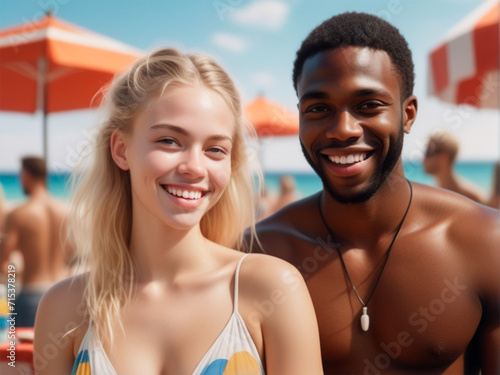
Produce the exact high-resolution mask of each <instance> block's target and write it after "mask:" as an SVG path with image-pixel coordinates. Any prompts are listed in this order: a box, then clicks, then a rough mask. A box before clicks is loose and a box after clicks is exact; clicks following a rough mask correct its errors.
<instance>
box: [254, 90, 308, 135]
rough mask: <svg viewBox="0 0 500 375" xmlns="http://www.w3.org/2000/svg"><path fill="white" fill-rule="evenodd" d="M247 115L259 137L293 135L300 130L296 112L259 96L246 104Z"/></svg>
mask: <svg viewBox="0 0 500 375" xmlns="http://www.w3.org/2000/svg"><path fill="white" fill-rule="evenodd" d="M245 116H246V118H247V119H248V121H249V122H250V123H251V124H252V125H253V127H254V129H255V131H256V132H257V135H258V136H259V137H271V136H282V135H293V134H297V133H298V132H299V117H298V115H297V114H296V113H295V112H292V111H290V110H289V109H287V108H285V107H283V106H280V105H279V104H277V103H274V102H272V101H270V100H268V99H266V98H264V97H263V96H258V97H257V98H255V99H254V100H253V101H251V102H250V103H248V104H247V105H246V106H245Z"/></svg>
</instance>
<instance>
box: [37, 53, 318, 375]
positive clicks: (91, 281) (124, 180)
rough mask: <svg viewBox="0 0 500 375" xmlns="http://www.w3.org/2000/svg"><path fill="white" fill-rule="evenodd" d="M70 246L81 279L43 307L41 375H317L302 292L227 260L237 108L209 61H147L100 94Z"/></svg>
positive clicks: (247, 216) (241, 167) (242, 157)
mask: <svg viewBox="0 0 500 375" xmlns="http://www.w3.org/2000/svg"><path fill="white" fill-rule="evenodd" d="M105 103H106V105H107V108H108V111H109V114H108V117H107V119H106V121H104V123H103V124H102V126H101V128H100V131H99V134H98V136H97V140H96V141H97V142H96V146H95V151H94V154H93V165H92V167H91V168H90V171H89V173H88V174H87V175H86V176H85V177H84V178H83V179H82V180H79V182H78V184H79V190H78V192H77V193H76V196H75V199H74V203H75V205H74V210H73V221H72V222H71V227H72V231H73V232H72V235H73V239H74V241H75V244H76V248H77V251H78V254H79V256H80V259H81V260H82V262H83V264H84V266H85V269H86V272H85V273H83V274H81V275H79V276H77V277H75V278H73V279H69V280H65V281H63V282H61V283H59V284H57V285H56V286H55V287H53V288H52V289H51V290H50V291H49V292H47V293H46V295H45V296H44V298H43V299H42V301H41V303H40V306H39V309H38V313H37V318H36V323H35V358H34V362H35V369H36V373H37V374H40V375H42V374H47V375H49V374H50V375H54V374H70V373H71V374H78V375H80V374H93V375H94V374H106V375H107V374H120V375H126V374H134V375H136V374H148V375H149V374H151V375H154V374H176V375H177V374H203V375H209V374H222V373H224V374H263V373H267V374H279V375H282V374H287V375H290V374H300V375H303V374H321V373H322V367H321V359H320V350H319V338H318V328H317V323H316V319H315V315H314V310H313V306H312V303H311V300H310V297H309V294H308V291H307V288H306V286H305V283H304V281H303V279H302V278H301V276H300V274H299V273H298V271H297V270H296V269H294V268H293V267H292V266H290V265H289V264H288V263H284V262H283V261H281V260H279V259H277V258H274V257H270V256H266V255H260V254H250V255H246V254H244V253H242V252H239V251H235V250H232V249H231V247H235V246H236V247H237V245H238V244H241V241H242V238H243V231H244V229H245V228H247V227H249V226H250V227H252V225H253V218H254V213H253V210H254V202H253V201H252V197H253V192H252V186H253V179H252V173H251V171H250V169H249V163H248V161H247V160H246V155H247V154H246V150H245V142H244V138H243V132H244V128H243V125H242V115H241V104H240V99H239V95H238V93H237V91H236V89H235V87H234V85H233V83H232V81H231V79H230V78H229V77H228V75H227V74H226V73H225V72H224V71H223V70H222V69H221V68H220V66H219V65H217V64H216V63H215V62H214V61H213V60H212V59H210V58H208V57H204V56H200V55H193V54H183V53H180V52H178V51H176V50H173V49H163V50H159V51H156V52H154V53H152V54H150V55H149V56H147V57H145V58H143V59H141V60H140V61H138V62H137V63H136V64H135V65H134V66H133V67H132V68H131V69H130V70H129V71H128V72H127V73H125V74H123V75H121V76H119V77H118V78H117V79H116V80H115V81H114V83H113V85H112V87H111V89H110V90H109V92H108V94H107V95H106V100H105Z"/></svg>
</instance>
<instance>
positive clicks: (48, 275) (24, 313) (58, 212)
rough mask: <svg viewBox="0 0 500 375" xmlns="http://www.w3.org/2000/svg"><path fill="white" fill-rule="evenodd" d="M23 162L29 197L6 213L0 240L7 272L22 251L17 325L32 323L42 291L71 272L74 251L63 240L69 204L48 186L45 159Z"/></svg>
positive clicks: (24, 184)
mask: <svg viewBox="0 0 500 375" xmlns="http://www.w3.org/2000/svg"><path fill="white" fill-rule="evenodd" d="M21 164H22V167H21V175H20V178H21V185H22V188H23V190H24V193H25V194H26V195H27V196H28V200H27V201H26V202H25V203H24V204H22V205H20V206H18V207H16V208H14V209H13V210H12V211H11V212H10V213H9V214H8V215H7V218H6V222H5V230H4V235H3V240H2V241H1V242H0V265H1V268H0V272H1V273H2V274H3V275H6V274H7V267H8V265H9V264H11V262H12V259H13V256H14V255H15V254H16V251H18V253H20V254H22V258H23V270H22V271H23V273H22V278H21V275H20V274H19V273H17V272H16V276H17V277H16V287H17V290H16V301H15V312H16V313H17V315H16V326H18V327H32V326H33V325H34V323H35V315H36V310H37V306H38V303H39V301H40V299H41V297H42V295H43V293H44V292H45V291H47V290H48V289H49V287H50V286H52V285H53V284H54V283H56V282H57V281H60V280H61V279H63V278H65V277H67V276H69V267H68V263H69V260H70V258H71V254H72V253H71V251H70V249H69V248H68V247H67V246H65V244H66V241H65V240H64V238H65V235H64V234H65V228H64V226H65V225H64V223H65V217H66V206H65V204H64V203H63V202H60V201H58V200H56V199H54V198H53V197H51V196H50V194H49V192H48V190H47V185H46V178H47V167H46V164H45V160H44V159H42V158H39V157H36V156H26V157H23V158H22V160H21Z"/></svg>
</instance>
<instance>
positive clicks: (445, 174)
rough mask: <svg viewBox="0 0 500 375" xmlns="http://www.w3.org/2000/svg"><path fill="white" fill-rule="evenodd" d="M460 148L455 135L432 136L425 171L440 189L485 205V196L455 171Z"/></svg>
mask: <svg viewBox="0 0 500 375" xmlns="http://www.w3.org/2000/svg"><path fill="white" fill-rule="evenodd" d="M459 148H460V147H459V144H458V140H457V139H456V137H455V136H453V134H451V133H447V132H443V131H440V132H436V133H434V134H432V135H431V136H430V138H429V141H428V143H427V150H426V151H425V155H424V156H425V158H424V170H425V172H426V173H428V174H430V175H432V176H434V178H435V180H436V182H437V185H438V186H439V187H442V188H444V189H448V190H451V191H454V192H455V193H459V194H462V195H464V196H466V197H467V198H470V199H472V200H473V201H476V202H478V203H483V204H485V203H486V202H487V199H486V196H485V194H484V193H483V192H482V191H481V190H480V189H479V188H478V187H476V186H474V185H473V184H472V183H470V182H469V181H467V180H465V179H464V178H461V177H460V176H458V175H457V174H456V173H455V171H454V167H455V160H456V158H457V154H458V150H459Z"/></svg>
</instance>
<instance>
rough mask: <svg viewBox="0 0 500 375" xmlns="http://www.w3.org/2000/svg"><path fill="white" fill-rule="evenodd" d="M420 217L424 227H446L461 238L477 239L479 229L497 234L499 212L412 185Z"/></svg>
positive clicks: (453, 196)
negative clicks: (422, 218) (427, 223)
mask: <svg viewBox="0 0 500 375" xmlns="http://www.w3.org/2000/svg"><path fill="white" fill-rule="evenodd" d="M413 185H414V187H415V191H416V194H415V195H416V197H418V198H417V202H418V213H419V215H421V216H423V217H425V220H423V223H425V222H429V223H434V224H435V225H440V224H443V225H444V224H446V226H447V228H448V229H449V230H451V231H453V232H457V233H454V234H455V235H458V236H470V235H472V236H477V235H478V234H479V233H478V229H480V228H483V229H484V230H486V229H491V230H492V232H490V233H494V232H495V229H496V231H498V224H499V219H500V215H499V211H498V210H495V209H492V208H490V207H487V206H484V205H482V204H479V203H476V202H474V201H472V200H470V199H468V198H466V197H464V196H462V195H460V194H457V193H454V192H451V191H448V190H445V189H441V188H435V187H431V186H426V185H421V184H416V183H413Z"/></svg>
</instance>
